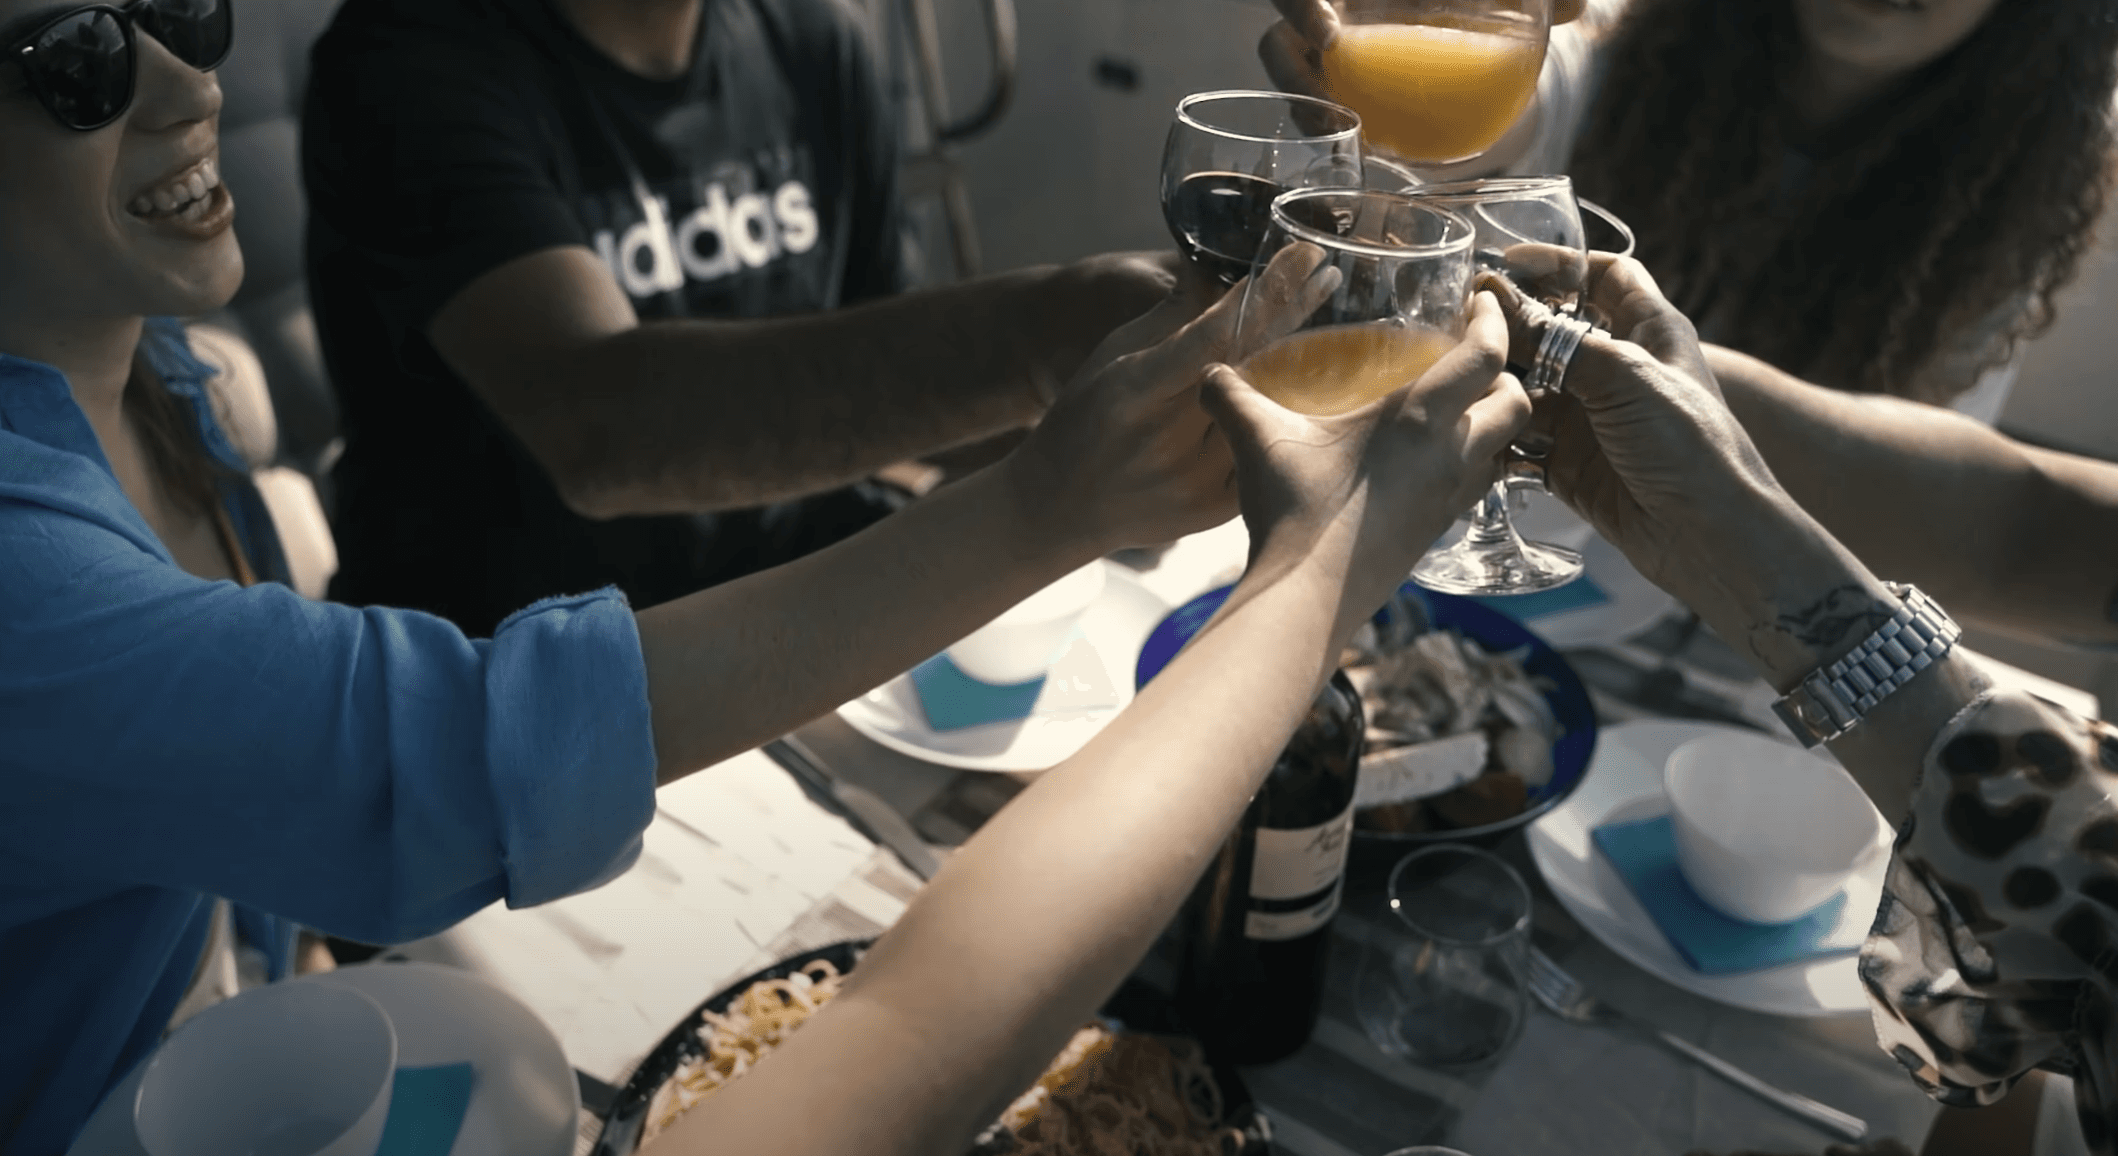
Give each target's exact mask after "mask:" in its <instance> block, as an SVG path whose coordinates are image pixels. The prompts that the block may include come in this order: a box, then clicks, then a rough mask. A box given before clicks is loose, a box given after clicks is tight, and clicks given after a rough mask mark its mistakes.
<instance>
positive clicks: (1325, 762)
mask: <svg viewBox="0 0 2118 1156" xmlns="http://www.w3.org/2000/svg"><path fill="white" fill-rule="evenodd" d="M1364 729H1365V725H1364V722H1363V719H1362V715H1361V703H1360V696H1359V695H1357V694H1356V693H1354V690H1353V684H1352V683H1350V682H1348V681H1347V680H1346V676H1345V675H1344V674H1343V673H1337V674H1333V675H1332V676H1331V680H1330V681H1329V682H1327V683H1325V684H1324V688H1323V690H1322V691H1321V692H1320V693H1319V694H1318V695H1317V697H1316V701H1315V702H1314V703H1313V704H1312V705H1311V706H1310V708H1309V714H1308V716H1307V717H1305V718H1304V719H1303V720H1302V725H1301V726H1300V727H1299V728H1297V729H1296V730H1295V732H1294V737H1293V738H1292V739H1290V740H1289V741H1288V743H1287V748H1286V749H1285V750H1284V751H1282V752H1280V757H1279V759H1278V760H1277V761H1276V762H1275V763H1274V764H1273V767H1272V772H1271V774H1269V775H1267V776H1266V778H1265V783H1264V785H1263V786H1261V787H1259V788H1258V793H1257V795H1256V796H1255V797H1253V798H1252V799H1251V800H1250V806H1249V808H1248V809H1247V810H1245V811H1244V812H1243V819H1242V822H1240V823H1238V824H1237V825H1236V829H1235V832H1234V833H1233V834H1231V835H1229V837H1228V839H1227V841H1226V842H1224V843H1223V844H1222V845H1221V850H1220V852H1219V854H1217V855H1215V856H1214V859H1213V862H1212V863H1211V864H1209V865H1208V866H1207V868H1206V873H1205V875H1204V876H1203V877H1201V878H1200V880H1199V883H1198V886H1197V887H1195V888H1194V889H1193V890H1192V893H1191V896H1190V898H1189V899H1188V900H1187V901H1186V903H1185V906H1184V910H1183V913H1182V914H1181V915H1180V916H1179V917H1178V918H1179V920H1180V928H1181V932H1182V942H1183V951H1182V962H1181V963H1180V965H1179V970H1178V974H1177V991H1176V1006H1177V1011H1178V1014H1179V1015H1181V1016H1182V1017H1183V1019H1184V1024H1185V1026H1186V1027H1187V1028H1188V1029H1189V1030H1190V1031H1191V1032H1192V1034H1194V1035H1195V1036H1197V1037H1198V1038H1199V1041H1200V1042H1201V1043H1202V1044H1204V1045H1205V1046H1206V1048H1207V1050H1208V1052H1209V1053H1210V1054H1212V1055H1214V1056H1215V1057H1216V1058H1218V1059H1220V1060H1223V1061H1225V1062H1227V1063H1231V1064H1265V1063H1271V1062H1272V1061H1274V1060H1278V1059H1283V1058H1285V1057H1286V1056H1289V1055H1292V1054H1293V1053H1294V1052H1295V1051H1297V1050H1299V1049H1300V1048H1301V1046H1302V1043H1303V1042H1304V1041H1305V1040H1307V1039H1308V1038H1309V1033H1310V1032H1312V1031H1314V1030H1315V1028H1316V1018H1317V1013H1318V1012H1319V1010H1320V1009H1321V1007H1322V1004H1323V995H1324V969H1325V963H1326V954H1325V949H1326V944H1327V941H1328V939H1329V937H1330V932H1331V920H1332V917H1333V916H1334V915H1336V914H1337V913H1338V907H1339V894H1340V891H1341V890H1342V889H1343V887H1344V883H1345V875H1346V849H1347V845H1348V843H1350V842H1351V840H1352V838H1353V791H1354V786H1355V783H1356V779H1357V778H1358V775H1359V770H1360V753H1361V737H1362V733H1363V730H1364Z"/></svg>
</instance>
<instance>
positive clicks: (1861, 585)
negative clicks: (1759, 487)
mask: <svg viewBox="0 0 2118 1156" xmlns="http://www.w3.org/2000/svg"><path fill="white" fill-rule="evenodd" d="M1727 512H1728V513H1729V514H1731V515H1733V516H1731V517H1727V518H1723V519H1718V520H1717V521H1718V522H1720V523H1721V524H1723V525H1725V526H1726V527H1727V528H1728V529H1729V531H1730V537H1729V540H1728V541H1727V542H1725V543H1721V544H1718V545H1716V546H1714V547H1713V548H1708V549H1693V550H1691V551H1688V554H1689V555H1690V557H1691V559H1693V561H1692V562H1690V563H1689V564H1688V565H1687V566H1686V567H1685V568H1683V570H1682V571H1681V573H1682V575H1683V576H1682V577H1681V578H1680V579H1679V580H1678V582H1677V583H1676V585H1677V586H1678V587H1679V588H1678V589H1677V591H1676V592H1677V593H1678V594H1679V595H1680V596H1681V597H1684V598H1685V600H1686V601H1687V602H1688V603H1689V604H1691V605H1692V606H1693V608H1694V609H1696V610H1698V612H1699V614H1700V617H1701V618H1702V619H1704V620H1705V621H1706V623H1707V624H1708V625H1710V626H1712V627H1713V628H1714V630H1715V631H1716V632H1717V633H1719V634H1720V635H1721V636H1722V637H1723V638H1724V639H1726V640H1728V641H1729V642H1730V643H1731V644H1732V645H1734V646H1735V647H1736V648H1737V649H1738V650H1739V651H1741V652H1743V653H1744V654H1745V656H1746V657H1748V658H1749V659H1750V660H1751V662H1752V665H1753V666H1754V667H1755V668H1756V669H1757V671H1758V673H1759V674H1760V675H1761V676H1762V677H1763V678H1764V679H1765V680H1766V681H1768V682H1770V683H1771V684H1772V686H1773V689H1774V690H1777V691H1779V692H1781V693H1785V692H1787V691H1789V690H1791V689H1793V688H1794V686H1795V684H1797V683H1799V682H1800V681H1801V680H1802V679H1803V678H1805V677H1807V676H1808V675H1809V674H1810V673H1811V672H1813V671H1815V670H1816V669H1818V668H1819V667H1821V666H1824V665H1826V664H1828V663H1831V662H1834V661H1836V660H1837V659H1839V658H1841V657H1843V656H1844V655H1846V654H1847V653H1848V652H1850V651H1851V650H1852V649H1853V648H1854V647H1855V646H1858V645H1859V644H1860V643H1861V641H1862V640H1863V639H1865V638H1867V637H1868V636H1869V635H1870V634H1873V633H1874V632H1875V631H1876V630H1877V629H1878V628H1879V627H1881V626H1882V625H1883V623H1884V622H1886V621H1888V620H1889V618H1890V616H1891V615H1892V614H1893V613H1894V612H1895V611H1896V609H1897V607H1898V600H1897V598H1896V597H1895V596H1893V595H1892V594H1891V593H1890V592H1889V589H1888V587H1886V586H1885V585H1884V584H1883V582H1882V580H1881V579H1879V578H1878V577H1877V576H1876V575H1875V574H1874V573H1872V572H1871V571H1870V570H1869V569H1868V567H1867V566H1865V565H1863V564H1862V562H1861V561H1860V560H1859V559H1857V558H1855V557H1854V556H1853V555H1852V553H1851V552H1849V551H1848V550H1846V549H1845V548H1844V547H1843V546H1841V545H1840V544H1839V543H1838V542H1837V541H1836V540H1834V539H1833V538H1832V536H1831V535H1830V534H1829V533H1828V532H1826V531H1825V529H1824V528H1823V527H1822V526H1820V525H1819V524H1818V523H1817V522H1816V520H1815V519H1813V518H1811V517H1810V516H1809V515H1808V514H1807V513H1805V512H1804V511H1803V510H1802V509H1800V508H1799V507H1797V506H1796V505H1795V504H1794V503H1793V502H1792V501H1791V500H1790V499H1788V498H1787V497H1786V496H1785V495H1784V494H1780V495H1772V494H1766V495H1762V496H1761V497H1760V498H1759V500H1758V501H1757V502H1756V503H1754V504H1751V505H1749V506H1748V507H1747V508H1742V509H1741V510H1740V512H1738V510H1735V509H1731V510H1729V511H1727ZM1988 685H1989V683H1988V681H1987V679H1986V677H1985V675H1984V674H1983V673H1982V672H1981V671H1980V670H1979V669H1978V668H1977V666H1976V665H1975V664H1974V663H1973V662H1972V660H1971V659H1969V658H1968V657H1965V656H1964V655H1963V654H1962V653H1960V652H1958V651H1951V652H1950V653H1949V654H1948V655H1947V656H1946V657H1944V658H1943V659H1942V660H1941V661H1939V662H1936V663H1935V664H1933V665H1932V666H1930V667H1928V668H1927V669H1926V670H1924V671H1922V672H1920V673H1919V674H1918V675H1916V676H1914V677H1913V679H1912V680H1911V681H1910V682H1907V683H1906V684H1905V685H1904V686H1902V687H1899V688H1898V689H1897V690H1896V691H1894V692H1892V693H1891V694H1890V695H1888V696H1887V697H1885V698H1884V699H1883V700H1882V701H1881V702H1879V703H1877V704H1876V706H1875V707H1874V708H1873V709H1872V710H1870V711H1869V712H1868V714H1867V716H1866V717H1865V718H1864V719H1863V720H1862V721H1861V722H1860V723H1859V724H1858V725H1856V726H1855V727H1854V728H1853V730H1852V731H1850V732H1849V733H1848V734H1846V735H1845V736H1844V737H1843V738H1840V739H1838V740H1837V741H1835V742H1833V743H1832V744H1831V753H1832V754H1833V755H1834V756H1836V757H1837V758H1838V760H1839V762H1840V763H1842V764H1843V765H1844V766H1845V767H1846V770H1847V771H1848V772H1849V773H1851V774H1852V775H1853V778H1854V780H1855V781H1856V782H1858V783H1859V784H1860V785H1861V788H1862V789H1863V790H1864V791H1866V792H1867V794H1868V797H1869V798H1870V799H1871V800H1872V801H1873V802H1874V803H1875V805H1876V808H1877V809H1878V810H1880V811H1881V812H1882V813H1883V814H1884V815H1885V816H1886V817H1888V818H1889V819H1890V820H1891V821H1892V822H1896V821H1897V820H1899V819H1901V818H1903V817H1904V815H1905V814H1906V812H1907V809H1908V808H1909V806H1910V803H1911V797H1912V790H1913V788H1914V786H1915V785H1917V783H1918V780H1919V773H1920V767H1921V766H1922V764H1923V762H1924V760H1925V757H1926V754H1927V749H1928V747H1929V746H1931V745H1932V743H1933V741H1934V737H1935V736H1936V735H1938V734H1939V733H1941V730H1942V728H1943V726H1945V725H1946V724H1947V723H1948V722H1949V720H1950V719H1952V718H1954V717H1955V716H1956V715H1957V714H1958V713H1959V712H1961V711H1962V710H1963V709H1964V708H1965V707H1967V706H1969V705H1971V703H1972V702H1974V701H1975V700H1976V699H1977V697H1978V696H1979V695H1980V694H1982V693H1983V692H1984V691H1985V690H1986V688H1987V686H1988Z"/></svg>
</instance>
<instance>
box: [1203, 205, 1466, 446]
mask: <svg viewBox="0 0 2118 1156" xmlns="http://www.w3.org/2000/svg"><path fill="white" fill-rule="evenodd" d="M1471 238H1472V229H1471V225H1470V223H1469V222H1468V221H1466V220H1464V218H1463V217H1462V216H1460V215H1458V214H1457V213H1454V212H1452V211H1450V210H1448V209H1446V208H1443V207H1441V206H1439V205H1433V204H1427V203H1424V202H1422V201H1420V200H1418V199H1416V198H1413V197H1409V196H1406V195H1404V194H1403V193H1389V192H1378V191H1374V190H1368V189H1339V188H1329V189H1298V190H1296V191H1294V192H1290V193H1284V194H1282V195H1281V196H1280V197H1279V198H1278V199H1277V200H1275V201H1273V202H1272V213H1271V224H1270V225H1269V226H1268V227H1267V228H1266V230H1265V237H1264V241H1263V242H1262V244H1261V245H1260V246H1259V249H1258V258H1257V260H1258V266H1259V267H1260V268H1262V267H1263V265H1264V263H1265V262H1266V261H1269V260H1270V259H1271V257H1272V255H1273V254H1274V253H1277V252H1279V251H1280V250H1281V249H1283V248H1285V247H1287V246H1288V245H1293V244H1311V245H1315V246H1317V247H1319V248H1321V249H1322V250H1324V254H1325V262H1326V263H1327V264H1329V265H1332V266H1334V267H1335V268H1337V270H1338V272H1339V279H1338V287H1337V288H1336V289H1334V290H1333V291H1332V294H1331V296H1330V298H1329V299H1328V300H1326V301H1325V302H1324V303H1323V304H1322V305H1321V306H1319V307H1318V308H1317V310H1316V311H1315V312H1314V313H1312V314H1310V315H1309V317H1307V318H1306V319H1304V320H1302V321H1301V322H1299V323H1298V324H1295V325H1292V326H1288V325H1286V324H1285V323H1284V322H1283V323H1281V325H1280V326H1278V327H1273V326H1272V325H1271V324H1270V323H1268V322H1267V321H1266V320H1265V316H1264V314H1265V311H1264V310H1261V309H1254V308H1253V307H1252V302H1251V300H1250V297H1249V292H1248V291H1247V290H1246V293H1245V297H1244V301H1243V306H1242V312H1241V313H1240V314H1239V316H1238V319H1237V322H1236V333H1237V346H1238V348H1240V349H1241V350H1243V351H1244V353H1245V356H1244V359H1243V361H1242V363H1241V364H1240V365H1239V366H1238V368H1239V369H1240V370H1241V372H1242V374H1243V376H1244V377H1245V378H1246V379H1248V380H1249V382H1250V384H1251V385H1253V386H1255V387H1256V388H1257V390H1258V392H1260V393H1262V394H1264V395H1265V396H1267V397H1269V398H1271V399H1273V400H1274V401H1276V402H1278V403H1280V404H1281V405H1283V406H1286V407H1287V408H1288V409H1291V410H1295V411H1297V412H1299V413H1306V414H1313V415H1316V416H1334V415H1337V414H1343V413H1348V412H1351V411H1353V410H1356V409H1359V408H1360V407H1361V406H1364V405H1366V404H1368V403H1369V402H1371V401H1374V400H1376V399H1377V398H1380V397H1383V396H1385V395H1386V394H1389V393H1392V392H1395V391H1396V390H1398V389H1401V388H1403V387H1404V386H1407V385H1410V384H1411V383H1412V382H1414V381H1416V380H1418V378H1419V376H1420V375H1421V374H1423V373H1425V372H1426V371H1427V369H1428V367H1430V366H1432V365H1433V364H1434V363H1435V362H1436V361H1439V360H1440V359H1441V356H1442V355H1443V354H1445V353H1447V352H1448V351H1449V350H1451V349H1453V348H1455V347H1456V344H1457V342H1458V341H1459V340H1460V339H1461V338H1462V337H1463V330H1464V322H1465V316H1466V307H1467V305H1468V303H1469V299H1470V291H1471V275H1472V267H1471ZM1251 284H1252V285H1253V286H1254V285H1255V284H1256V281H1255V279H1253V281H1252V282H1251ZM1289 329H1291V331H1287V330H1289Z"/></svg>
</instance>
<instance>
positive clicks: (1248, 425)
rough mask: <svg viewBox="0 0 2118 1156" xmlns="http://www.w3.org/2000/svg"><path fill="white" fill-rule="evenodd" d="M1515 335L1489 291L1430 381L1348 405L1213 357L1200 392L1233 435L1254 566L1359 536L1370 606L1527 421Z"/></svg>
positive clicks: (1361, 584) (1359, 585)
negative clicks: (1273, 386)
mask: <svg viewBox="0 0 2118 1156" xmlns="http://www.w3.org/2000/svg"><path fill="white" fill-rule="evenodd" d="M1507 347H1508V329H1507V322H1506V319H1505V318H1503V317H1502V316H1501V312H1500V307H1499V305H1498V303H1497V302H1496V301H1495V300H1494V299H1493V297H1492V295H1491V294H1487V293H1481V294H1479V295H1478V296H1477V297H1476V298H1474V299H1473V301H1472V304H1471V319H1470V322H1469V324H1468V326H1467V327H1466V329H1465V331H1464V338H1463V341H1462V342H1461V343H1459V344H1458V345H1457V346H1456V348H1454V349H1453V350H1451V351H1449V353H1447V354H1446V355H1444V356H1443V357H1442V359H1441V360H1440V361H1438V362H1436V363H1435V364H1434V366H1433V367H1432V368H1430V369H1428V370H1427V372H1426V373H1424V374H1422V375H1421V376H1420V378H1419V380H1417V381H1415V382H1413V383H1412V384H1411V385H1410V386H1407V387H1406V388H1404V389H1402V390H1399V391H1398V392H1396V393H1393V394H1390V395H1389V396H1387V397H1384V398H1381V399H1378V400H1377V401H1374V402H1371V403H1370V404H1368V405H1366V406H1363V407H1362V408H1360V409H1357V410H1354V411H1353V412H1351V413H1347V414H1342V415H1339V416H1336V417H1312V416H1309V415H1305V414H1300V413H1296V412H1294V411H1292V410H1288V409H1286V408H1284V407H1282V406H1280V405H1279V404H1278V403H1276V402H1274V401H1272V400H1271V399H1270V398H1267V397H1265V396H1264V395H1263V394H1261V393H1259V392H1257V390H1255V389H1253V388H1252V387H1251V386H1250V384H1249V383H1248V382H1246V381H1244V380H1243V377H1242V375H1241V374H1239V373H1237V372H1236V371H1235V370H1233V369H1230V368H1229V367H1227V366H1225V365H1223V366H1216V367H1214V368H1213V369H1212V370H1210V371H1209V372H1208V375H1207V389H1206V392H1205V395H1204V397H1203V399H1202V400H1203V401H1204V402H1205V403H1206V408H1207V411H1208V412H1209V413H1211V414H1213V416H1214V420H1215V422H1216V424H1217V425H1218V426H1219V427H1220V428H1221V431H1222V433H1223V434H1224V435H1225V436H1226V438H1227V439H1228V441H1229V442H1230V443H1231V445H1232V447H1233V452H1234V455H1235V461H1236V479H1237V487H1238V490H1239V493H1240V498H1241V506H1242V511H1243V520H1244V521H1245V522H1246V523H1247V524H1248V525H1249V527H1250V536H1251V543H1252V547H1251V549H1252V564H1253V566H1254V567H1255V566H1259V565H1266V566H1271V565H1279V564H1285V563H1288V562H1291V561H1293V560H1295V559H1298V558H1302V557H1307V556H1309V555H1310V554H1311V553H1312V552H1314V551H1315V549H1316V548H1317V546H1318V544H1319V543H1322V542H1324V541H1326V540H1328V539H1332V538H1334V537H1338V538H1339V539H1340V540H1341V541H1342V542H1347V543H1349V544H1350V545H1351V555H1350V556H1351V559H1352V567H1351V569H1350V571H1349V579H1350V581H1351V582H1353V583H1354V584H1355V585H1354V586H1353V587H1352V589H1354V590H1356V591H1358V592H1359V595H1360V597H1361V598H1362V599H1363V602H1362V606H1363V608H1364V609H1365V608H1367V606H1366V604H1367V600H1368V598H1367V596H1368V595H1369V594H1373V599H1372V600H1373V601H1375V602H1380V601H1381V600H1382V599H1383V598H1384V597H1386V596H1387V595H1388V593H1389V591H1391V590H1392V589H1395V588H1396V586H1397V584H1398V583H1400V582H1402V581H1403V580H1404V576H1405V573H1406V571H1408V570H1410V569H1411V568H1412V564H1413V563H1414V562H1415V561H1417V560H1418V558H1419V556H1420V555H1421V554H1422V553H1424V552H1425V551H1426V549H1427V547H1428V546H1429V545H1431V544H1432V543H1433V541H1434V540H1435V539H1436V538H1438V537H1440V536H1441V533H1442V531H1443V530H1445V529H1447V528H1448V526H1449V523H1450V521H1451V520H1453V519H1454V518H1455V517H1456V515H1457V513H1458V512H1460V511H1462V510H1464V509H1466V508H1468V507H1469V506H1470V505H1471V504H1472V502H1473V501H1474V500H1475V499H1476V498H1477V497H1478V495H1479V494H1480V493H1482V492H1483V491H1484V490H1485V489H1486V488H1487V487H1488V486H1490V485H1491V484H1492V482H1493V479H1494V476H1495V474H1496V472H1497V469H1498V455H1499V454H1500V452H1501V450H1502V449H1503V448H1504V447H1506V445H1507V444H1508V442H1509V440H1510V439H1512V438H1513V437H1514V436H1515V435H1516V434H1517V433H1518V432H1520V431H1521V430H1522V428H1523V427H1524V425H1525V424H1526V423H1527V422H1528V421H1529V418H1530V401H1529V397H1528V395H1526V394H1524V393H1523V391H1522V385H1521V383H1520V382H1518V381H1516V380H1515V378H1514V377H1513V376H1512V375H1510V374H1508V373H1506V372H1504V368H1503V367H1504V366H1505V364H1506V361H1507ZM1369 587H1373V589H1372V590H1371V589H1368V588H1369Z"/></svg>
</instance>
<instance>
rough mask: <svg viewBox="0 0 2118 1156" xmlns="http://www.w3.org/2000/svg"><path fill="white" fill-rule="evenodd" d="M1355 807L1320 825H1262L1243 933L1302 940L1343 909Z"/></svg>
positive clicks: (1257, 835)
mask: <svg viewBox="0 0 2118 1156" xmlns="http://www.w3.org/2000/svg"><path fill="white" fill-rule="evenodd" d="M1352 838H1353V808H1352V807H1351V806H1348V807H1347V808H1346V809H1345V810H1344V811H1342V812H1340V813H1339V816H1338V817H1337V818H1335V819H1332V820H1330V821H1329V822H1326V823H1320V824H1318V825H1316V826H1314V827H1303V828H1300V829H1297V830H1281V829H1278V828H1273V827H1260V828H1258V830H1257V832H1256V840H1257V851H1256V854H1255V855H1254V856H1253V858H1252V860H1251V868H1250V910H1249V911H1248V912H1247V913H1246V914H1245V916H1244V921H1243V934H1244V935H1246V936H1248V937H1249V938H1251V939H1299V938H1300V937H1302V936H1304V935H1307V934H1309V933H1310V932H1312V931H1315V930H1316V929H1317V928H1319V927H1322V926H1323V925H1324V924H1326V923H1329V922H1330V921H1331V917H1332V916H1333V915H1334V914H1336V913H1337V912H1338V900H1339V886H1340V883H1341V881H1342V880H1343V879H1344V877H1345V872H1346V849H1347V846H1348V844H1349V843H1350V842H1351V841H1352Z"/></svg>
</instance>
